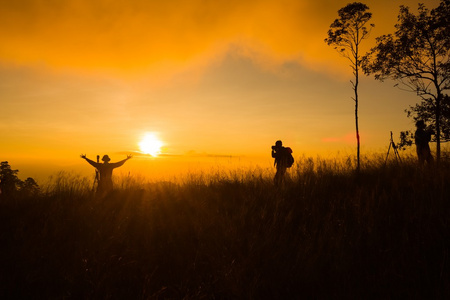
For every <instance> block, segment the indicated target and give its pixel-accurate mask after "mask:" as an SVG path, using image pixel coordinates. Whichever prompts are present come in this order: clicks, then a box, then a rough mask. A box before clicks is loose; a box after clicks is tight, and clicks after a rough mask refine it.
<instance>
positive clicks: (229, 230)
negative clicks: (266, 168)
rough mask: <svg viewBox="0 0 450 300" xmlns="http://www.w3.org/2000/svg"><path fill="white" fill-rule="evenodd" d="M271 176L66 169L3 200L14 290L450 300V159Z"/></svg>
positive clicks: (9, 282) (3, 257)
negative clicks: (107, 177)
mask: <svg viewBox="0 0 450 300" xmlns="http://www.w3.org/2000/svg"><path fill="white" fill-rule="evenodd" d="M292 173H293V174H292V176H291V180H290V181H288V182H287V183H286V184H285V185H284V186H283V187H282V188H278V189H277V188H275V187H274V186H273V185H272V179H271V178H270V177H269V176H265V175H262V174H258V173H256V174H250V173H249V175H247V176H241V175H242V174H241V175H240V176H221V175H219V174H218V175H216V176H213V177H210V178H208V179H206V180H205V179H204V178H192V179H190V180H188V181H186V182H184V183H180V184H175V183H170V182H164V183H152V184H143V183H142V182H141V183H140V184H137V183H135V184H123V185H122V186H123V188H122V189H120V190H118V191H116V192H114V193H112V194H110V195H108V196H107V197H104V198H96V197H94V196H93V195H92V194H91V193H90V188H91V186H90V183H89V182H86V181H84V180H82V179H77V178H69V177H67V176H59V177H58V178H57V179H56V180H55V181H54V184H53V185H51V186H49V187H48V188H47V189H46V190H45V191H44V192H43V193H42V195H40V196H39V197H34V198H28V199H26V198H22V199H13V198H9V199H5V198H1V201H0V226H1V232H0V243H1V248H0V270H1V274H0V293H1V294H0V298H1V299H13V298H14V299H18V298H22V299H36V298H45V299H310V298H315V299H318V298H319V299H330V298H347V299H348V298H378V299H389V298H390V299H418V298H423V299H425V298H426V299H432V298H434V299H439V298H441V299H445V298H447V299H448V298H449V297H450V267H449V259H450V258H449V248H450V224H449V220H450V185H449V182H450V170H449V168H448V166H443V167H442V168H439V169H431V168H425V169H422V168H418V167H417V166H416V165H415V164H413V163H405V164H403V165H400V166H398V165H388V166H386V167H383V165H382V163H379V162H374V163H373V164H371V165H368V166H366V167H365V168H364V170H363V171H362V172H361V173H360V174H355V173H354V172H352V171H351V167H348V168H347V167H345V166H342V165H338V164H336V163H334V164H333V163H326V162H323V161H322V162H320V161H319V162H317V161H312V160H308V159H304V160H302V161H301V162H300V166H298V168H297V169H294V170H292Z"/></svg>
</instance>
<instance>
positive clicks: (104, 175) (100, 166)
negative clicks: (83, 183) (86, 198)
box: [80, 154, 132, 194]
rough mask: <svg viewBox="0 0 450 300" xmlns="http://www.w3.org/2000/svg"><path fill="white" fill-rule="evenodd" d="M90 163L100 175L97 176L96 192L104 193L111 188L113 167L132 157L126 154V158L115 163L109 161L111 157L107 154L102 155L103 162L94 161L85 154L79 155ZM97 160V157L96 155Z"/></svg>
mask: <svg viewBox="0 0 450 300" xmlns="http://www.w3.org/2000/svg"><path fill="white" fill-rule="evenodd" d="M80 156H81V158H84V159H85V160H86V161H87V162H88V163H89V164H90V165H92V166H93V167H94V168H96V169H97V171H98V173H99V175H100V177H99V178H98V186H97V193H100V194H104V193H107V192H109V191H111V190H112V189H113V182H112V172H113V170H114V169H115V168H118V167H120V166H122V165H123V164H124V163H125V162H126V161H127V160H129V159H130V158H132V156H131V155H127V158H125V159H124V160H121V161H119V162H116V163H109V162H110V161H111V159H110V158H109V156H108V155H104V156H103V158H102V161H103V163H100V162H95V161H93V160H90V159H89V158H87V157H86V155H85V154H82V155H80ZM97 160H98V157H97Z"/></svg>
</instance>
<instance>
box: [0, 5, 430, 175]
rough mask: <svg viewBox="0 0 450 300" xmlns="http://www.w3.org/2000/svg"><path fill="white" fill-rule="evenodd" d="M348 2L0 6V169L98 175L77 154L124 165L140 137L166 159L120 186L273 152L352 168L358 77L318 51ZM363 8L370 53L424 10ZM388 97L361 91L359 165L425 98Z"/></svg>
mask: <svg viewBox="0 0 450 300" xmlns="http://www.w3.org/2000/svg"><path fill="white" fill-rule="evenodd" d="M348 2H349V1H336V0H316V1H307V0H295V1H294V0H279V1H264V0H263V1H261V0H260V1H256V0H254V1H253V0H251V1H248V0H247V1H242V0H240V1H233V0H231V1H230V0H227V1H222V0H215V1H204V0H185V1H179V0H177V1H149V0H145V1H144V0H139V1H137V0H135V1H126V2H123V3H120V2H119V1H106V0H102V1H100V0H96V1H93V0H89V1H88V0H67V1H37V0H35V1H32V0H15V1H6V0H0V5H1V10H0V99H1V100H0V101H1V107H2V119H1V121H0V134H1V137H2V138H1V140H0V149H1V150H0V159H1V160H2V161H4V160H8V161H9V162H10V163H11V165H12V167H13V168H19V169H20V173H19V175H20V174H25V175H28V176H39V174H40V172H41V171H42V172H43V173H45V172H44V171H45V169H46V168H43V167H42V166H43V165H44V164H48V165H52V166H54V167H52V168H50V167H48V168H47V170H52V171H54V170H57V169H58V168H65V169H68V170H70V169H74V170H84V171H88V170H89V171H90V168H91V167H90V166H88V165H87V164H86V166H85V165H84V164H85V163H84V162H83V161H82V160H81V159H80V158H79V155H80V154H81V153H86V154H87V155H88V157H92V158H95V155H96V154H105V153H108V154H110V156H111V157H112V159H113V161H114V160H120V159H122V158H124V157H125V153H132V152H135V151H138V150H139V148H138V143H139V141H140V139H141V138H142V136H143V135H144V134H145V132H156V133H157V135H158V136H159V137H160V139H161V140H162V141H163V142H164V144H165V146H164V149H163V152H164V153H165V154H166V155H168V156H165V157H160V158H156V159H148V158H142V157H135V159H133V160H132V161H130V163H129V165H128V166H127V168H128V169H124V172H126V171H129V170H135V169H138V168H139V165H141V166H142V165H145V166H146V168H147V167H148V168H153V167H154V168H155V169H157V168H156V166H158V168H163V167H164V166H169V165H170V168H171V169H173V170H174V171H173V172H174V173H176V171H177V170H176V168H177V166H178V165H182V164H181V163H180V160H183V162H186V164H187V163H188V162H189V163H190V164H191V165H192V166H196V164H197V163H198V161H199V160H200V158H199V157H202V156H203V157H204V156H209V155H213V156H216V155H225V156H233V157H239V158H240V159H241V160H239V159H237V160H236V161H237V162H238V163H239V162H240V161H244V160H245V161H251V160H252V158H255V161H256V160H257V161H259V162H262V164H263V165H264V166H270V163H271V158H270V153H269V151H270V146H271V145H272V144H273V143H274V142H275V141H276V140H277V139H282V140H283V142H284V143H285V144H287V145H289V146H291V147H292V148H293V149H294V154H297V155H302V154H305V155H312V156H315V155H316V154H320V155H323V156H331V155H334V154H335V153H337V152H343V153H348V154H351V153H352V152H353V151H354V148H355V143H356V142H355V138H354V104H353V101H352V100H351V96H352V89H351V85H350V82H349V80H350V79H351V77H352V75H351V70H350V68H349V67H348V64H347V62H346V60H345V59H344V58H342V57H340V56H339V55H338V54H337V53H336V52H335V51H334V50H333V48H332V47H329V46H327V45H326V44H325V43H324V41H323V40H324V38H326V33H327V30H328V28H329V25H330V24H331V22H332V21H333V20H334V19H335V18H336V17H337V11H338V10H339V9H340V8H341V7H343V6H345V5H346V4H347V3H348ZM421 2H424V3H425V4H426V6H428V7H430V8H431V7H435V6H437V5H438V3H439V1H437V0H432V1H431V0H427V1H421ZM364 3H366V4H367V5H368V6H369V7H370V11H371V12H372V13H373V19H372V23H374V24H375V26H376V27H375V28H374V30H373V31H372V35H371V38H370V39H369V40H367V41H366V43H365V44H366V45H365V47H369V46H370V45H373V43H374V38H375V37H376V36H379V35H381V34H385V33H391V32H393V25H394V24H395V22H396V20H397V14H398V7H399V5H401V4H405V5H408V6H410V7H412V8H416V7H417V3H418V2H416V1H410V0H403V1H395V0H394V1H392V0H391V1H386V0H382V1H375V0H373V1H364ZM393 85H394V83H393V82H385V83H380V82H376V81H374V80H373V78H368V77H364V78H362V82H361V85H360V130H361V135H362V146H363V151H365V152H371V151H386V150H387V146H388V143H389V131H391V130H392V131H394V134H395V136H398V132H399V131H400V130H405V129H411V128H412V127H413V126H412V121H411V120H410V119H408V118H407V117H406V115H405V114H404V112H403V111H404V109H405V108H407V107H408V106H409V105H413V104H414V103H416V102H417V101H418V98H417V97H416V96H415V95H414V94H411V93H407V92H404V91H400V90H399V89H396V88H394V87H393ZM192 154H195V155H192ZM208 159H210V158H208ZM217 160H220V159H219V158H216V159H215V160H214V159H213V162H214V163H216V162H217ZM127 164H128V163H127ZM183 166H184V165H183ZM123 168H125V166H124V167H123ZM27 169H28V170H27ZM31 169H32V170H33V171H30V170H31ZM141 169H142V168H141ZM49 172H50V171H47V173H45V174H48V173H49Z"/></svg>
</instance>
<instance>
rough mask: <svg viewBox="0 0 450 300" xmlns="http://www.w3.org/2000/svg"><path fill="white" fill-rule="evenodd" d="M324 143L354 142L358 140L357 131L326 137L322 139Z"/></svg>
mask: <svg viewBox="0 0 450 300" xmlns="http://www.w3.org/2000/svg"><path fill="white" fill-rule="evenodd" d="M360 135H361V133H360ZM321 140H322V142H324V143H346V144H354V143H355V142H356V133H355V132H350V133H347V134H346V135H343V136H337V137H336V136H334V137H324V138H322V139H321Z"/></svg>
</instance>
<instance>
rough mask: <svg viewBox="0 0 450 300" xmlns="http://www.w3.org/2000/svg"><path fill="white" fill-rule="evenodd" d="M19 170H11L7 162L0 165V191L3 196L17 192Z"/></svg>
mask: <svg viewBox="0 0 450 300" xmlns="http://www.w3.org/2000/svg"><path fill="white" fill-rule="evenodd" d="M18 172H19V170H12V169H11V166H10V165H9V163H8V162H7V161H2V162H1V165H0V191H1V193H2V194H3V195H11V194H13V193H15V192H16V191H17V186H18V185H19V184H20V182H21V181H20V179H19V178H18V177H17V173H18Z"/></svg>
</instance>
